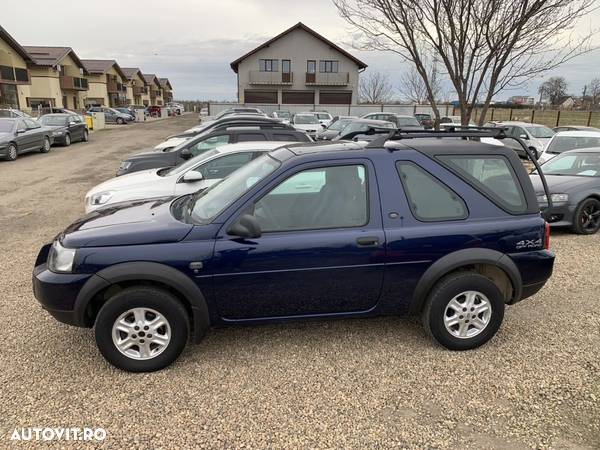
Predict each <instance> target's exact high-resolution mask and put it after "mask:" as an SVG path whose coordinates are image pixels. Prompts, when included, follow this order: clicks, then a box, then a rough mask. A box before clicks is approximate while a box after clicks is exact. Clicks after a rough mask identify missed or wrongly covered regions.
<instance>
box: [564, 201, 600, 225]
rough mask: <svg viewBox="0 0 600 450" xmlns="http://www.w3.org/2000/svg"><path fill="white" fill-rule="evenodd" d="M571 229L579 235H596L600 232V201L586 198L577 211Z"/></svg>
mask: <svg viewBox="0 0 600 450" xmlns="http://www.w3.org/2000/svg"><path fill="white" fill-rule="evenodd" d="M573 217H574V220H573V226H572V227H571V229H572V230H573V232H574V233H577V234H595V233H597V232H598V230H600V200H598V199H595V198H586V199H585V200H584V201H582V202H581V203H580V204H579V206H578V207H577V209H576V210H575V214H574V216H573Z"/></svg>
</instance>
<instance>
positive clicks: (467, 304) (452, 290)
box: [422, 272, 504, 350]
mask: <svg viewBox="0 0 600 450" xmlns="http://www.w3.org/2000/svg"><path fill="white" fill-rule="evenodd" d="M503 318H504V300H503V297H502V293H501V292H500V290H499V289H498V287H497V286H496V285H495V284H494V283H493V282H492V281H491V280H490V279H489V278H486V277H484V276H483V275H479V274H476V273H472V272H461V273H455V274H452V275H449V276H447V277H445V278H443V279H442V280H440V281H439V282H438V283H437V284H436V285H435V286H434V287H433V289H432V291H431V293H430V294H429V297H428V298H427V301H426V303H425V308H424V309H423V315H422V320H423V326H424V327H425V330H426V331H427V332H428V333H429V334H430V335H431V336H432V337H433V338H434V339H435V340H436V341H437V342H439V343H440V344H441V345H443V346H444V347H446V348H448V349H450V350H470V349H473V348H477V347H479V346H481V345H483V344H485V343H486V342H487V341H489V340H490V339H491V338H492V337H493V336H494V335H495V334H496V332H497V331H498V329H499V328H500V324H501V323H502V319H503Z"/></svg>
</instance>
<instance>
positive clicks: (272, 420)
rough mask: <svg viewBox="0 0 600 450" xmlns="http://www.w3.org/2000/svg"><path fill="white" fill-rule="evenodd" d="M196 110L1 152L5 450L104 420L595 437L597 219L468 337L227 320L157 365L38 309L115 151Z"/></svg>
mask: <svg viewBox="0 0 600 450" xmlns="http://www.w3.org/2000/svg"><path fill="white" fill-rule="evenodd" d="M195 122H196V117H195V116H192V115H190V116H184V117H178V118H172V119H168V120H164V121H159V122H154V123H147V124H132V125H127V126H123V127H119V128H116V129H115V128H113V129H111V130H105V131H100V132H97V133H94V134H93V135H92V137H91V141H90V142H89V143H87V144H74V145H72V146H71V147H67V148H64V147H55V148H53V150H52V151H51V152H50V153H49V154H45V155H44V154H30V155H23V156H22V157H20V158H19V159H18V160H17V161H15V162H12V163H9V162H0V230H1V233H2V234H1V235H2V238H3V239H2V246H1V248H0V267H1V270H0V290H1V292H2V295H1V299H2V301H1V302H0V317H1V318H2V323H3V324H4V325H3V327H2V331H1V332H0V364H1V365H0V448H12V447H18V448H26V447H28V446H32V445H34V443H32V442H28V443H24V442H21V443H15V442H11V441H10V436H11V433H12V432H13V430H14V429H15V428H21V427H38V426H39V427H46V426H49V427H83V426H90V427H103V428H104V429H105V430H106V431H107V433H108V435H107V437H106V439H105V440H104V441H103V442H102V443H101V445H102V446H104V447H106V448H173V449H175V448H198V447H202V448H241V447H250V448H295V449H301V448H391V447H395V448H419V449H420V448H434V449H438V448H439V449H446V448H451V449H467V448H473V449H486V448H488V449H492V448H494V449H521V448H553V449H598V448H600V258H599V257H598V255H599V254H600V235H596V236H574V235H571V234H568V233H566V232H555V233H554V235H553V238H552V246H553V249H554V250H555V251H556V253H557V260H556V266H555V275H554V277H553V278H552V279H551V281H550V282H549V284H548V285H547V286H546V287H545V288H544V289H543V290H542V291H541V292H540V293H539V294H537V295H536V296H535V297H533V298H531V299H528V300H526V301H524V302H522V303H520V304H517V305H515V306H512V307H509V308H508V309H507V311H506V315H505V319H504V324H503V326H502V327H501V329H500V332H499V334H498V335H497V336H496V337H495V338H494V339H493V340H492V341H491V342H490V343H489V344H487V345H486V346H484V347H483V348H480V349H478V350H475V351H470V352H463V353H457V352H450V351H447V350H444V349H443V348H441V347H439V346H438V345H436V344H434V343H433V342H432V341H430V340H429V339H428V338H427V337H426V335H425V333H424V331H423V330H422V328H421V326H420V323H419V321H418V320H416V319H402V318H382V319H371V320H343V321H332V322H311V323H296V324H291V325H290V324H288V325H273V326H255V327H244V328H229V329H219V330H214V331H211V332H210V333H209V335H208V336H207V338H206V339H205V340H204V341H203V342H202V343H201V344H199V345H196V346H189V347H188V348H187V349H186V350H185V351H184V353H183V355H182V357H181V358H180V359H179V360H178V361H177V362H176V363H175V364H174V365H173V366H172V367H170V368H168V369H166V370H163V371H161V372H158V373H151V374H130V373H125V372H121V371H118V370H116V369H114V368H112V367H111V366H109V365H108V364H107V363H106V362H105V361H104V360H103V358H102V357H101V356H100V354H99V352H98V350H97V349H96V346H95V342H94V337H93V332H92V330H88V329H79V328H73V327H69V326H66V325H63V324H60V323H58V322H57V321H56V320H54V319H53V318H52V317H50V316H49V315H48V314H47V313H45V312H44V311H43V310H42V309H41V308H40V306H39V305H38V303H37V301H36V300H35V298H34V297H33V294H32V291H31V271H32V269H33V264H34V261H35V257H36V255H37V252H38V250H39V248H40V247H41V245H42V244H44V243H45V242H48V241H50V240H51V239H52V238H53V237H54V236H55V235H56V234H57V233H59V232H60V231H61V230H62V229H63V228H64V227H65V226H67V225H68V224H69V223H70V222H71V221H73V220H74V219H76V218H77V217H78V216H80V215H81V214H82V213H83V196H84V194H85V192H86V191H87V190H88V189H89V188H91V187H92V186H94V185H95V184H97V183H99V182H101V181H104V180H105V179H107V178H109V177H111V176H113V175H114V173H115V171H116V169H117V167H118V165H119V162H120V161H121V159H122V158H123V157H125V156H126V155H128V154H129V153H132V152H134V151H136V150H141V149H144V148H147V147H151V146H153V145H155V144H156V143H158V142H159V141H160V140H161V138H163V137H165V136H167V135H169V134H172V133H174V132H177V131H180V130H184V129H186V128H189V127H190V126H191V125H192V124H193V123H195ZM36 445H38V446H40V447H42V446H43V447H47V446H48V445H49V443H46V442H39V443H37V444H36ZM50 445H51V446H56V447H65V448H71V447H73V448H75V447H77V448H85V447H86V446H88V447H92V446H93V445H98V444H86V443H83V442H78V443H73V442H66V441H54V442H53V443H50Z"/></svg>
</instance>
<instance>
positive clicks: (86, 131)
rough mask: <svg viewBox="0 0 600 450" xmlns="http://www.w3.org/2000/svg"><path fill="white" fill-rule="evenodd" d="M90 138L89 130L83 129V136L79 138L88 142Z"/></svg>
mask: <svg viewBox="0 0 600 450" xmlns="http://www.w3.org/2000/svg"><path fill="white" fill-rule="evenodd" d="M89 140H90V132H89V131H88V130H83V137H82V138H81V141H82V142H88V141H89Z"/></svg>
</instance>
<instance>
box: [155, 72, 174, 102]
mask: <svg viewBox="0 0 600 450" xmlns="http://www.w3.org/2000/svg"><path fill="white" fill-rule="evenodd" d="M158 81H159V82H160V87H161V88H162V94H163V102H165V103H169V102H172V101H173V86H171V82H170V81H169V79H168V78H159V79H158Z"/></svg>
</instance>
